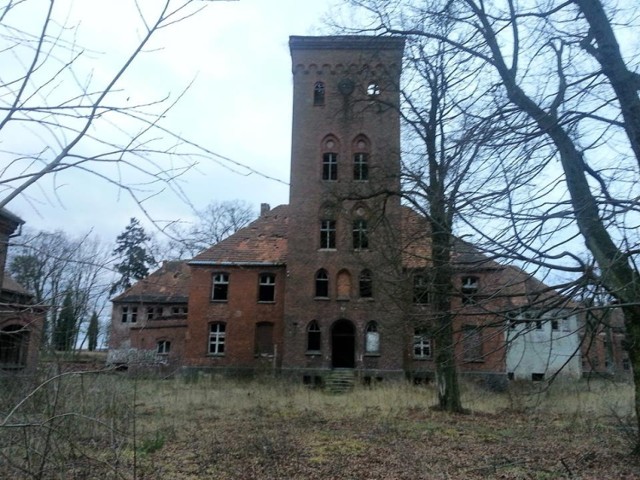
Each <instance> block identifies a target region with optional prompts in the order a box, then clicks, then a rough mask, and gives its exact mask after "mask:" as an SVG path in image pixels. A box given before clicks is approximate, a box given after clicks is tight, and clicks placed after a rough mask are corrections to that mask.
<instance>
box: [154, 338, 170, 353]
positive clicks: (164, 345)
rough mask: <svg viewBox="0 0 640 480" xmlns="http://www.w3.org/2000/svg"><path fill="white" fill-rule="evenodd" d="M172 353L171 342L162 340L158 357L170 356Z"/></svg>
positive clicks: (158, 349)
mask: <svg viewBox="0 0 640 480" xmlns="http://www.w3.org/2000/svg"><path fill="white" fill-rule="evenodd" d="M170 351H171V342H170V341H169V340H160V341H159V342H158V348H157V350H156V352H157V354H158V355H168V354H169V352H170Z"/></svg>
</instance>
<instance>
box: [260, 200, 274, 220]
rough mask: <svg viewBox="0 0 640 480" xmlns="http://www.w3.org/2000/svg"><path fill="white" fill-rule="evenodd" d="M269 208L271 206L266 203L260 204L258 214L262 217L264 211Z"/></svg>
mask: <svg viewBox="0 0 640 480" xmlns="http://www.w3.org/2000/svg"><path fill="white" fill-rule="evenodd" d="M269 210H271V206H270V205H269V204H268V203H261V204H260V216H261V217H262V216H263V215H264V214H265V213H267V212H268V211H269Z"/></svg>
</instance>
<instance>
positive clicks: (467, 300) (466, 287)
mask: <svg viewBox="0 0 640 480" xmlns="http://www.w3.org/2000/svg"><path fill="white" fill-rule="evenodd" d="M461 293H462V304H463V305H474V304H475V303H477V294H478V277H462V288H461Z"/></svg>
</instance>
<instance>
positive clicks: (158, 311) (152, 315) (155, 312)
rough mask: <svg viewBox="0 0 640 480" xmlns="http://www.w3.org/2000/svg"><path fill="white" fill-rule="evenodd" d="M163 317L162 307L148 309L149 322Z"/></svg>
mask: <svg viewBox="0 0 640 480" xmlns="http://www.w3.org/2000/svg"><path fill="white" fill-rule="evenodd" d="M161 315H162V308H161V307H147V320H156V319H157V318H158V317H160V316H161Z"/></svg>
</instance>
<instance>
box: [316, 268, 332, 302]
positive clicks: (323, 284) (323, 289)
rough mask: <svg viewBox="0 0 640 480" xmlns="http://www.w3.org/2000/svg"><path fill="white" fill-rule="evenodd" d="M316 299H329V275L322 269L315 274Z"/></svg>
mask: <svg viewBox="0 0 640 480" xmlns="http://www.w3.org/2000/svg"><path fill="white" fill-rule="evenodd" d="M315 296H316V297H320V298H328V297H329V275H327V271H326V270H325V269H324V268H321V269H320V270H318V271H317V272H316V295H315Z"/></svg>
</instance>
